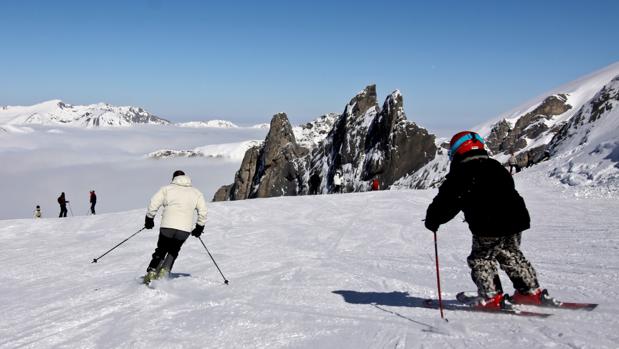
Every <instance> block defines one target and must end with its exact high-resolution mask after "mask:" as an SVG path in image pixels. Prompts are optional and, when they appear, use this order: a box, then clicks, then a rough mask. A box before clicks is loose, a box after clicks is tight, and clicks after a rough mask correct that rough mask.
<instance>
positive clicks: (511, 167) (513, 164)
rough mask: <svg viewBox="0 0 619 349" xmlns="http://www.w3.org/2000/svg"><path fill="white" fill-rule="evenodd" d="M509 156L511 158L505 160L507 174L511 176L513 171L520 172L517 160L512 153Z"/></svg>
mask: <svg viewBox="0 0 619 349" xmlns="http://www.w3.org/2000/svg"><path fill="white" fill-rule="evenodd" d="M510 155H511V156H510V157H509V159H508V160H507V164H508V165H509V174H513V173H514V172H513V171H514V169H515V170H516V172H520V169H519V168H518V160H517V159H516V156H515V155H514V152H513V151H512V152H510Z"/></svg>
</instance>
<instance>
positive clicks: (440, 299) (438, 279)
mask: <svg viewBox="0 0 619 349" xmlns="http://www.w3.org/2000/svg"><path fill="white" fill-rule="evenodd" d="M433 233H434V257H435V261H436V286H437V287H438V308H439V310H440V311H441V319H443V320H445V321H447V319H445V316H444V315H443V296H442V295H441V274H440V273H439V267H438V244H437V242H436V231H433Z"/></svg>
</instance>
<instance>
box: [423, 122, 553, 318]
mask: <svg viewBox="0 0 619 349" xmlns="http://www.w3.org/2000/svg"><path fill="white" fill-rule="evenodd" d="M449 157H450V160H451V167H450V169H449V173H448V174H447V177H446V179H445V181H444V182H443V184H442V185H441V187H440V188H439V192H438V194H437V195H436V197H435V198H434V200H433V201H432V203H431V204H430V206H429V207H428V210H427V213H426V219H425V226H426V228H428V229H429V230H431V231H433V232H436V231H437V230H438V228H439V226H440V225H441V224H444V223H447V222H449V221H450V220H451V219H452V218H454V217H455V216H456V215H457V214H458V212H460V211H462V212H463V213H464V217H465V219H466V222H467V223H468V225H469V229H470V230H471V233H473V247H472V251H471V254H470V255H469V256H468V258H467V262H468V265H469V267H470V268H471V277H472V278H473V281H474V282H475V284H476V285H477V291H478V297H475V298H474V299H473V300H472V303H473V304H474V305H475V306H479V307H488V308H500V307H505V306H508V305H506V302H505V301H504V299H505V298H506V297H505V296H504V295H503V289H502V287H501V281H500V279H499V276H498V271H497V267H496V264H497V263H498V264H499V266H500V267H501V269H503V270H504V271H505V272H506V273H507V276H509V278H510V280H511V281H512V283H513V285H514V288H515V289H516V292H515V294H514V296H512V297H509V301H511V302H513V303H521V304H541V303H544V302H551V301H552V299H551V298H550V297H549V296H548V292H547V291H546V290H541V289H540V288H539V283H538V281H537V275H536V272H535V269H534V268H533V266H532V265H531V263H529V261H528V260H527V259H526V258H525V257H524V255H523V254H522V251H520V240H521V234H522V231H524V230H526V229H529V227H530V218H529V212H528V211H527V208H526V206H525V203H524V200H523V199H522V197H521V196H520V195H519V194H518V192H517V191H516V189H515V186H514V180H513V179H512V176H511V175H510V174H509V172H508V171H507V170H506V169H505V168H504V167H503V166H502V165H501V164H500V163H499V162H498V161H496V160H494V159H492V158H490V157H489V156H488V153H487V152H486V151H485V150H484V140H483V139H482V137H481V136H479V135H478V134H477V133H474V132H470V131H465V132H460V133H458V134H456V135H455V136H453V138H452V139H451V142H450V150H449Z"/></svg>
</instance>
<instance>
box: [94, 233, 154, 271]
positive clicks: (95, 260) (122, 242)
mask: <svg viewBox="0 0 619 349" xmlns="http://www.w3.org/2000/svg"><path fill="white" fill-rule="evenodd" d="M144 229H146V227H144V228H142V229H140V230H138V231H136V232H135V233H133V235H131V236H130V237H128V238H126V239H124V240H123V241H121V242H120V243H119V244H118V245H116V246H114V247H112V248H111V249H109V250H108V251H107V252H105V253H104V254H102V255H100V256H99V257H97V258H95V259H93V260H92V263H97V261H98V260H99V259H101V258H103V256H105V255H106V254H108V253H110V252H112V251H113V250H114V249H115V248H116V247H118V246H120V245H122V244H124V243H125V242H126V241H127V240H129V239H131V238H132V237H134V236H136V235H138V233H139V232H141V231H142V230H144Z"/></svg>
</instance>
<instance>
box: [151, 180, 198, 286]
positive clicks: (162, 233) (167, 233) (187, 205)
mask: <svg viewBox="0 0 619 349" xmlns="http://www.w3.org/2000/svg"><path fill="white" fill-rule="evenodd" d="M161 206H163V213H162V218H161V228H160V230H159V240H158V241H157V248H156V249H155V252H154V253H153V256H152V260H151V261H150V264H149V265H148V268H147V270H146V276H144V283H149V282H150V281H152V280H154V279H159V278H162V277H165V276H167V275H168V273H169V272H170V271H171V270H172V266H173V265H174V261H175V260H176V257H178V252H179V251H180V249H181V246H182V245H183V243H184V242H185V240H186V239H187V238H188V237H189V234H191V235H193V236H195V237H199V236H200V235H201V234H202V232H203V231H204V224H205V223H206V211H207V210H206V202H205V201H204V195H202V193H201V192H200V191H199V190H198V189H196V188H193V187H192V186H191V179H190V178H189V177H188V176H186V175H185V173H184V172H183V171H180V170H178V171H175V172H174V174H173V175H172V183H171V184H169V185H166V186H164V187H162V188H161V189H159V191H158V192H157V193H156V194H155V195H154V196H153V197H152V198H151V200H150V204H149V205H148V211H147V213H146V218H145V221H144V227H145V228H146V229H152V228H153V227H154V226H155V222H154V219H155V216H156V215H157V211H158V210H159V208H160V207H161ZM194 211H197V213H198V221H197V222H196V225H195V227H194V228H193V230H192V226H193V212H194Z"/></svg>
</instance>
